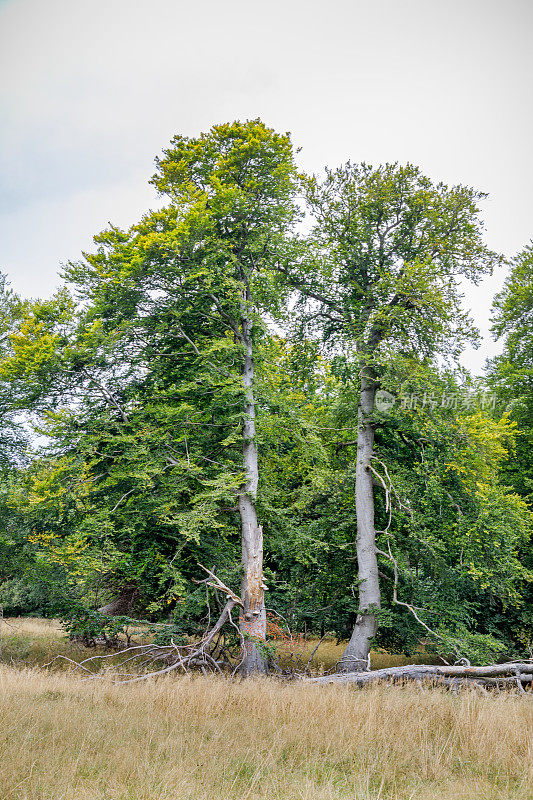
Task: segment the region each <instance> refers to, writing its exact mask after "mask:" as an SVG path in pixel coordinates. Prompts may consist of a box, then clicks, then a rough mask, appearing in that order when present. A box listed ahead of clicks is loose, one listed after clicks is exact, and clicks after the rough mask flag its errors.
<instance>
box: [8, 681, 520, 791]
mask: <svg viewBox="0 0 533 800" xmlns="http://www.w3.org/2000/svg"><path fill="white" fill-rule="evenodd" d="M0 715H1V720H2V724H1V727H0V742H1V752H2V755H1V763H2V770H1V773H0V797H1V798H2V799H3V800H8V798H16V800H226V798H227V800H230V798H231V800H235V798H239V800H241V799H243V800H244V798H247V800H260V799H261V800H274V798H276V800H277V799H278V798H283V800H297V799H298V800H337V799H339V798H350V799H351V800H526V799H528V800H530V798H532V797H533V775H532V772H531V769H532V764H533V744H532V730H533V706H532V703H531V697H530V696H528V697H527V698H523V697H520V696H518V695H516V694H511V693H509V694H500V695H494V696H491V697H479V696H477V695H475V694H472V693H470V692H465V693H462V694H461V695H459V696H458V697H454V696H453V695H451V694H449V693H445V692H441V691H440V690H432V691H426V692H425V693H423V694H421V693H420V692H419V691H418V690H417V689H416V688H413V687H406V688H401V687H395V688H384V687H381V688H379V687H372V688H369V689H365V690H363V691H357V690H353V689H350V688H347V687H323V686H316V685H310V684H303V683H300V684H296V685H295V684H292V685H288V684H281V683H277V682H275V681H273V680H267V679H265V680H261V681H247V682H243V683H240V682H233V683H232V682H230V681H229V680H225V679H221V678H207V679H206V678H175V677H170V676H169V677H167V678H166V679H160V680H158V681H153V680H151V681H149V682H146V683H144V682H143V683H135V684H127V685H124V686H116V685H112V684H110V683H109V682H108V681H107V680H105V679H101V680H98V679H92V680H89V681H83V680H82V679H81V678H79V677H75V676H72V675H66V674H62V673H50V672H47V671H40V672H39V671H36V670H31V669H22V670H16V669H13V668H10V667H6V666H3V667H0Z"/></svg>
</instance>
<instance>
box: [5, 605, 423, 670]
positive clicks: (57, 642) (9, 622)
mask: <svg viewBox="0 0 533 800" xmlns="http://www.w3.org/2000/svg"><path fill="white" fill-rule="evenodd" d="M140 633H141V632H140ZM135 639H136V640H138V641H142V636H139V635H137V636H135ZM317 643H318V639H308V640H307V641H305V642H303V643H298V642H297V643H295V644H294V645H291V644H290V643H286V642H285V643H283V642H280V643H279V651H278V656H279V660H280V663H281V664H282V665H286V666H288V665H289V664H290V658H291V655H292V657H293V658H292V663H293V664H294V662H295V657H297V658H298V660H299V664H300V666H305V665H306V664H307V662H308V660H309V657H310V656H311V653H312V652H313V650H314V649H315V646H316V645H317ZM344 647H345V643H344V642H341V644H336V642H335V640H334V639H333V640H325V641H323V642H322V643H321V644H320V646H319V648H318V650H317V652H316V653H315V655H314V657H313V661H312V665H311V666H312V669H313V670H314V671H316V672H317V673H320V672H325V671H327V670H330V669H333V668H334V667H335V664H336V663H337V662H338V661H339V659H340V657H341V656H342V653H343V650H344ZM98 652H100V653H102V654H104V653H105V652H106V651H105V650H104V649H103V648H97V649H94V650H93V649H91V650H88V649H87V648H84V647H83V646H81V645H76V644H73V643H72V642H70V641H69V639H68V637H67V635H66V633H65V631H64V629H63V628H62V627H61V624H60V623H59V622H58V621H57V620H53V619H43V618H40V617H13V618H10V619H5V620H2V621H1V622H0V662H4V663H6V664H10V665H12V666H35V665H37V666H42V665H43V664H46V663H48V662H49V661H51V660H52V659H53V658H54V656H56V655H63V656H67V657H68V658H71V659H74V660H75V661H80V660H81V659H83V658H87V657H88V656H89V655H95V654H96V653H98ZM116 661H117V662H119V661H120V658H119V657H117V659H116ZM433 661H434V659H432V657H431V656H429V655H428V654H424V653H420V654H419V655H416V656H413V657H407V656H403V655H391V654H390V653H383V652H379V651H375V652H374V651H373V652H372V659H371V666H372V669H381V668H382V667H397V666H400V665H402V664H417V663H425V664H431V663H433ZM435 663H438V661H435ZM97 667H98V665H97V664H96V663H95V664H94V666H93V668H95V669H96V668H97ZM54 669H70V667H69V664H68V662H66V661H61V660H60V661H57V662H55V663H54Z"/></svg>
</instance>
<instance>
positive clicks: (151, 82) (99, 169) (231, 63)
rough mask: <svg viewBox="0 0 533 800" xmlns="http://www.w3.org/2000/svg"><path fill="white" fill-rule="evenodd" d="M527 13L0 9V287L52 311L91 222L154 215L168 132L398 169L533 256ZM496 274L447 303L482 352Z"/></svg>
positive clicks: (273, 4)
mask: <svg viewBox="0 0 533 800" xmlns="http://www.w3.org/2000/svg"><path fill="white" fill-rule="evenodd" d="M532 29H533V3H531V2H530V0H505V2H504V1H503V0H501V1H500V2H497V1H496V0H460V1H459V0H446V2H443V1H442V0H439V1H438V2H436V1H435V0H372V1H371V2H369V0H365V2H362V1H361V0H351V2H350V1H349V0H329V2H325V0H321V2H315V1H314V0H284V2H282V1H281V0H269V2H264V0H263V2H257V1H255V2H254V0H226V2H220V1H218V2H217V1H216V0H196V2H190V0H188V2H184V1H183V0H90V2H89V1H88V0H74V2H73V0H46V2H44V0H0V122H1V124H0V270H1V271H2V272H4V273H7V275H8V277H9V279H10V281H11V284H12V286H13V287H14V288H15V289H16V290H17V291H18V292H20V293H22V294H23V295H24V296H47V295H50V294H51V293H52V292H53V291H54V290H55V289H56V288H57V287H58V286H59V285H60V283H61V279H60V270H61V265H62V264H63V263H65V262H66V261H68V260H70V259H76V258H79V256H80V254H81V252H82V251H83V250H87V249H90V248H91V241H92V236H93V235H94V234H95V233H97V232H98V231H100V230H102V229H103V228H104V227H105V226H106V225H107V224H108V222H113V223H114V224H117V225H120V226H128V225H130V224H132V223H134V222H135V221H136V220H137V219H138V218H139V217H140V215H141V214H142V213H144V212H145V211H147V210H148V209H149V208H150V207H155V206H156V205H157V203H158V201H157V199H156V197H155V195H154V193H153V190H152V189H151V187H149V186H148V183H147V181H148V179H149V177H150V176H151V175H152V173H153V171H154V168H153V160H154V157H155V156H156V155H157V154H158V153H160V152H161V150H162V149H163V148H164V147H166V146H167V145H168V143H169V141H170V139H171V137H172V136H173V135H174V134H176V133H182V134H185V135H188V136H195V135H198V134H199V133H200V132H202V131H205V130H208V129H209V128H210V127H211V126H212V125H213V124H216V123H220V122H225V121H229V120H234V119H241V120H244V119H252V118H256V117H261V119H263V121H264V122H266V123H267V124H268V125H270V126H272V127H274V128H276V129H278V130H281V131H290V132H291V133H292V136H293V141H294V144H295V145H296V146H297V147H301V148H302V150H301V152H300V154H299V156H298V158H299V163H300V165H301V166H302V168H304V169H305V170H308V171H310V172H320V171H321V170H322V169H323V167H324V166H325V165H326V164H327V165H329V166H336V165H338V164H341V163H343V162H344V161H346V160H348V159H350V160H352V161H366V162H368V163H372V164H375V165H377V164H379V163H384V162H394V161H399V162H401V163H405V162H407V161H410V162H413V163H415V164H418V165H419V166H420V167H421V168H422V170H423V171H424V172H425V173H426V174H428V175H429V176H430V177H431V178H432V179H434V180H443V181H445V182H446V183H462V184H467V185H471V186H474V187H475V188H476V189H479V190H482V191H485V192H488V193H489V195H490V196H489V198H488V199H487V200H486V201H484V203H483V206H482V214H483V218H484V220H485V223H486V241H487V243H488V244H489V246H491V247H492V248H493V249H495V250H497V251H498V252H501V253H503V254H504V255H505V256H507V257H511V256H512V255H514V254H515V253H516V252H518V251H519V250H520V249H522V247H524V246H525V245H526V244H527V242H528V241H529V240H530V239H531V238H532V237H533V214H532V211H533V207H532V206H533V202H532V200H531V196H532V195H531V190H530V187H531V184H532V171H533V169H532V168H533V148H532V147H531V130H532V122H533V113H532V99H533V93H532V91H531V84H532V78H533V48H532V47H531V41H530V40H531V31H532ZM504 278H505V271H504V270H501V271H499V272H498V274H496V275H494V276H493V277H492V278H489V279H487V280H485V281H484V282H483V284H482V285H481V286H480V287H476V288H467V289H466V290H465V305H466V306H467V307H468V308H470V309H471V310H472V315H473V317H474V319H475V321H476V323H477V325H478V327H479V328H480V330H481V332H482V334H483V337H484V339H483V345H482V347H481V348H480V349H479V350H478V351H473V350H468V351H466V352H465V353H464V355H463V363H464V364H465V365H466V366H467V367H469V368H470V369H471V370H472V371H473V372H475V373H477V374H480V373H481V371H482V369H483V365H484V362H485V359H486V358H487V357H490V356H492V355H493V354H494V353H495V352H497V349H498V347H499V346H498V344H496V343H494V342H492V340H491V337H490V332H489V328H490V321H489V320H490V308H491V303H492V297H493V295H494V293H495V291H498V290H499V289H500V288H501V286H502V283H503V280H504Z"/></svg>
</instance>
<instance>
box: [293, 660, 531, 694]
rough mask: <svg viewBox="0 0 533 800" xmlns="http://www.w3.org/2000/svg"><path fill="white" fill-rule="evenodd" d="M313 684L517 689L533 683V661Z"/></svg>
mask: <svg viewBox="0 0 533 800" xmlns="http://www.w3.org/2000/svg"><path fill="white" fill-rule="evenodd" d="M306 680H308V681H309V682H311V683H350V684H355V685H356V686H368V684H371V683H378V682H380V681H391V682H402V681H417V682H420V681H429V682H432V683H435V684H441V685H445V686H459V685H461V684H462V685H469V684H478V685H481V686H484V685H486V686H495V685H499V684H501V685H513V684H515V685H517V686H519V687H520V688H522V684H523V683H532V682H533V659H531V660H529V661H524V662H513V661H511V662H508V663H506V664H488V665H486V666H482V667H470V666H467V667H458V666H446V667H437V666H429V665H425V664H408V665H406V666H403V667H389V668H387V669H376V670H374V671H371V672H344V673H336V674H333V675H321V676H320V677H319V678H307V679H306Z"/></svg>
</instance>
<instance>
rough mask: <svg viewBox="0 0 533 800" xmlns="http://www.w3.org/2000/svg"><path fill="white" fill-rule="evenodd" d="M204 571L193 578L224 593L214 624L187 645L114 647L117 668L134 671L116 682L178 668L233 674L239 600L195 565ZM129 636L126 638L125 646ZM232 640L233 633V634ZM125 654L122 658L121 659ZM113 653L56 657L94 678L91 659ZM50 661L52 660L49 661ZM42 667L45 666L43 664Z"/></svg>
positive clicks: (241, 642) (237, 662) (238, 663)
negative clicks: (235, 613) (76, 658)
mask: <svg viewBox="0 0 533 800" xmlns="http://www.w3.org/2000/svg"><path fill="white" fill-rule="evenodd" d="M199 566H201V567H202V569H203V570H204V571H205V572H207V574H208V577H207V578H206V579H204V580H202V581H199V580H198V581H195V583H198V584H205V585H206V586H211V587H213V588H214V589H215V592H222V593H223V594H225V595H226V597H227V600H226V604H225V605H224V607H223V609H222V611H221V613H220V616H219V617H218V619H217V620H216V622H215V624H214V625H213V626H212V627H210V628H209V630H207V631H206V632H205V633H204V635H203V636H201V637H200V639H199V640H198V641H195V642H193V643H190V644H178V643H176V642H174V641H173V640H172V639H171V641H170V644H164V645H162V644H155V643H154V644H136V645H131V646H126V647H120V648H115V649H119V651H120V657H121V661H120V665H118V666H119V667H120V670H122V669H123V668H124V667H127V668H128V670H129V673H131V671H135V672H137V673H141V674H137V675H136V677H130V674H129V673H128V672H126V673H124V672H121V673H120V674H119V675H118V676H117V682H120V683H132V682H135V681H141V680H145V679H146V678H150V677H155V676H157V675H164V674H166V673H168V672H173V671H174V670H181V671H182V672H188V671H189V670H191V669H198V670H200V671H201V672H202V673H203V674H204V675H205V674H207V673H208V672H218V673H220V674H222V673H223V671H228V670H231V672H232V674H233V675H234V674H235V673H236V672H237V671H238V669H239V667H240V666H241V661H242V656H243V655H244V637H243V635H242V633H241V631H240V629H239V626H238V625H237V624H236V623H235V621H234V620H233V617H232V611H233V609H234V608H235V606H238V607H242V600H241V598H240V597H238V596H237V595H236V594H235V593H234V592H233V591H232V590H231V589H230V588H229V587H228V586H226V584H224V583H223V582H222V581H221V580H220V578H218V577H217V576H216V575H215V573H214V572H212V570H210V569H207V567H203V566H202V565H199ZM226 624H229V625H230V626H231V627H233V628H234V630H235V632H236V636H237V640H238V642H239V645H240V653H241V658H240V659H239V658H235V654H234V653H233V649H234V648H232V646H231V645H228V640H227V637H226V635H225V633H224V630H223V629H224V627H225V626H226ZM130 638H131V637H128V645H129V640H130ZM233 639H234V640H235V636H233ZM123 656H125V657H124V658H122V657H123ZM116 657H117V653H116V652H113V653H110V654H108V655H95V656H90V657H89V658H86V659H83V660H82V661H74V660H73V659H70V658H68V657H67V656H64V655H61V656H57V657H56V658H58V659H62V660H64V661H69V662H70V663H72V664H73V665H74V666H75V669H81V670H82V671H84V672H86V673H89V674H90V675H91V676H93V677H95V673H94V671H93V669H92V668H91V667H92V666H93V665H94V663H95V662H100V663H102V662H105V660H106V659H109V658H113V659H116ZM50 663H52V662H50ZM158 664H163V665H164V666H162V667H161V668H159V669H154V668H153V667H155V666H157V665H158ZM45 666H49V665H48V664H46V665H45Z"/></svg>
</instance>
